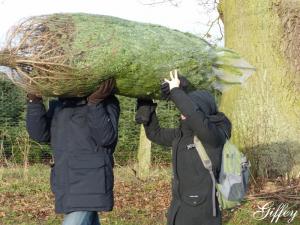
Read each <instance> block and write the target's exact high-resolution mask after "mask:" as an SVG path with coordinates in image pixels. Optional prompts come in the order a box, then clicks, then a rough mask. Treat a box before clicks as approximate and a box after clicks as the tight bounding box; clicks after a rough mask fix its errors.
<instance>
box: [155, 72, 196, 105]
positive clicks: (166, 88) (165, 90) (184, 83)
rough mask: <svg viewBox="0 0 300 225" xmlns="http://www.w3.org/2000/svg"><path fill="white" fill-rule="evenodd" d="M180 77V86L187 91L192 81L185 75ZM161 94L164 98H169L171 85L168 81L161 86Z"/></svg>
mask: <svg viewBox="0 0 300 225" xmlns="http://www.w3.org/2000/svg"><path fill="white" fill-rule="evenodd" d="M178 79H179V80H180V84H179V88H181V89H182V90H183V91H187V88H188V87H189V85H190V82H189V80H188V79H186V78H185V77H184V76H178ZM160 90H161V96H162V99H164V100H169V98H170V85H169V83H168V82H166V81H164V82H163V83H162V84H161V86H160Z"/></svg>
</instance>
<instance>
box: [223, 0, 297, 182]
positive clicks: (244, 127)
mask: <svg viewBox="0 0 300 225" xmlns="http://www.w3.org/2000/svg"><path fill="white" fill-rule="evenodd" d="M219 11H220V14H221V18H222V20H223V22H224V26H225V45H226V47H228V48H231V49H233V50H235V51H237V52H238V53H239V54H240V55H241V56H242V57H244V58H245V59H246V60H248V61H249V62H250V63H251V64H252V65H254V66H255V67H256V68H257V71H256V73H255V74H254V75H253V76H252V77H250V79H249V80H248V81H247V83H246V84H245V85H244V87H235V88H233V89H232V90H230V91H228V92H227V93H225V94H224V95H223V97H222V100H221V107H220V108H221V110H222V111H224V112H225V113H226V114H227V115H228V117H229V118H230V120H231V121H232V124H233V135H232V137H233V142H234V143H236V144H238V145H239V147H240V148H241V149H242V150H243V151H244V152H246V153H247V155H248V156H249V157H250V158H251V161H252V165H253V167H254V169H255V171H256V172H257V173H256V175H264V176H267V177H271V176H278V175H286V174H289V175H292V176H299V171H300V98H299V97H300V96H299V94H300V84H299V83H300V82H299V80H300V72H299V71H300V38H299V37H300V0H281V1H279V0H250V1H249V0H223V1H222V0H221V2H220V4H219Z"/></svg>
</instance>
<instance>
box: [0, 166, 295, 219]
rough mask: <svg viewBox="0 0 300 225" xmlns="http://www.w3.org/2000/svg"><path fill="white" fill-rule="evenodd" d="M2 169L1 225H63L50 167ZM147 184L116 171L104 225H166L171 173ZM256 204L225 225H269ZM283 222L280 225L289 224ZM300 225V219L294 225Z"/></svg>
mask: <svg viewBox="0 0 300 225" xmlns="http://www.w3.org/2000/svg"><path fill="white" fill-rule="evenodd" d="M24 171H26V170H24V169H23V168H22V167H17V166H13V167H9V168H0V225H16V224H18V225H59V224H61V220H62V217H61V216H60V215H55V214H54V207H53V195H52V193H51V191H50V187H49V182H48V178H49V171H50V169H49V167H48V166H46V165H41V164H38V165H34V166H30V167H29V168H28V170H27V172H24ZM151 172H152V175H151V177H150V178H149V180H147V181H141V180H139V179H137V178H136V177H135V171H134V170H133V169H131V167H129V166H126V167H118V168H115V208H114V210H113V211H112V212H109V213H102V214H101V215H100V217H101V225H164V224H166V218H165V213H166V210H167V208H168V206H169V202H170V180H171V170H170V167H169V166H164V167H162V166H155V167H153V168H152V169H151ZM257 210H258V208H257V205H256V204H254V201H247V202H245V203H244V204H243V205H242V206H241V207H240V208H238V209H235V210H234V211H225V212H224V221H225V223H224V224H225V225H239V224H243V225H266V224H273V223H271V218H266V219H264V220H262V221H258V220H255V219H254V218H253V213H254V212H255V211H257ZM284 221H286V220H282V219H281V220H279V222H278V223H276V224H280V225H283V224H287V222H284ZM291 224H293V225H300V221H299V215H298V217H297V218H296V219H295V220H293V221H292V223H291Z"/></svg>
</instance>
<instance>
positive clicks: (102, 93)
mask: <svg viewBox="0 0 300 225" xmlns="http://www.w3.org/2000/svg"><path fill="white" fill-rule="evenodd" d="M115 85H116V80H115V79H114V78H110V79H108V80H105V81H103V82H102V83H101V84H100V86H99V87H98V88H97V90H96V91H95V92H93V93H92V94H91V95H90V96H88V97H87V101H88V104H89V105H96V104H98V103H100V102H102V101H103V100H104V99H105V98H107V97H108V96H110V95H111V94H112V91H113V89H114V87H115Z"/></svg>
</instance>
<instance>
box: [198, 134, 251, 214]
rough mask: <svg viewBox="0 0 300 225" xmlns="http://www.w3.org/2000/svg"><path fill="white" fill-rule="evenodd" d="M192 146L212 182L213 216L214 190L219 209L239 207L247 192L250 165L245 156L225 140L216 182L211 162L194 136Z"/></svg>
mask: <svg viewBox="0 0 300 225" xmlns="http://www.w3.org/2000/svg"><path fill="white" fill-rule="evenodd" d="M194 145H195V147H196V149H197V152H198V154H199V157H200V159H201V161H202V163H203V165H204V167H205V168H206V169H207V170H208V171H209V173H210V176H211V178H212V181H213V189H212V202H213V216H216V202H215V195H216V192H215V190H216V189H217V197H218V201H219V206H220V209H230V208H233V207H235V206H237V205H240V202H241V201H242V199H243V198H244V196H245V194H246V192H247V189H248V183H249V175H250V166H251V165H250V162H249V161H248V160H247V158H246V156H245V155H244V154H243V153H242V152H240V151H239V150H238V148H237V147H236V146H235V145H234V144H232V143H231V142H230V141H229V140H228V139H226V143H225V144H224V147H223V152H222V163H221V171H220V174H219V179H218V181H217V180H216V178H215V176H214V174H213V170H212V162H211V160H210V158H209V156H208V155H207V153H206V150H205V149H204V147H203V145H202V143H201V141H200V140H199V139H198V137H197V136H194Z"/></svg>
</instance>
